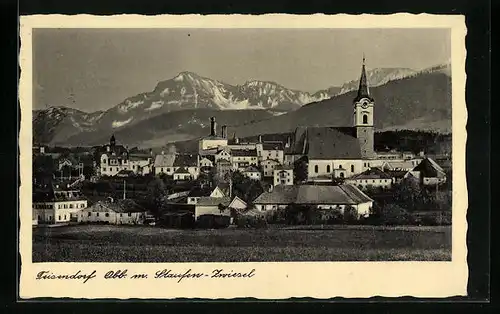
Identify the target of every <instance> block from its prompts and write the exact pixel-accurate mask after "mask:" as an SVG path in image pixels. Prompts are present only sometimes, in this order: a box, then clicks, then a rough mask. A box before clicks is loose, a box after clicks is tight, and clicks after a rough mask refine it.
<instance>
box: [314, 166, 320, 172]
mask: <svg viewBox="0 0 500 314" xmlns="http://www.w3.org/2000/svg"><path fill="white" fill-rule="evenodd" d="M318 168H319V167H318V165H315V166H314V172H316V173H318V171H319V169H318Z"/></svg>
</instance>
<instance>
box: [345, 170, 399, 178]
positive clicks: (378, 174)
mask: <svg viewBox="0 0 500 314" xmlns="http://www.w3.org/2000/svg"><path fill="white" fill-rule="evenodd" d="M361 179H391V176H390V175H389V174H387V173H385V172H383V171H382V170H380V169H378V168H370V169H368V170H366V171H363V172H361V173H358V174H355V175H353V176H351V177H350V178H348V180H361Z"/></svg>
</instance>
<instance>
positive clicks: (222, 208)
mask: <svg viewBox="0 0 500 314" xmlns="http://www.w3.org/2000/svg"><path fill="white" fill-rule="evenodd" d="M230 202H231V199H230V198H229V197H226V196H224V197H210V196H209V197H200V198H199V199H198V201H197V202H196V205H195V213H194V219H195V221H196V220H198V218H199V217H200V216H202V215H216V216H227V217H230V216H231V211H230V210H229V209H228V208H227V207H228V206H229V204H230Z"/></svg>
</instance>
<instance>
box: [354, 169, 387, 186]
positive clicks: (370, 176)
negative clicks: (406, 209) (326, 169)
mask: <svg viewBox="0 0 500 314" xmlns="http://www.w3.org/2000/svg"><path fill="white" fill-rule="evenodd" d="M392 181H393V179H392V177H391V176H390V175H389V174H388V173H385V172H383V171H382V170H380V169H378V168H371V169H368V170H366V171H364V172H362V173H359V174H356V175H353V176H351V177H350V178H348V179H346V180H345V183H347V184H352V185H355V186H357V187H358V188H360V189H362V190H365V189H370V188H382V189H390V188H391V187H392Z"/></svg>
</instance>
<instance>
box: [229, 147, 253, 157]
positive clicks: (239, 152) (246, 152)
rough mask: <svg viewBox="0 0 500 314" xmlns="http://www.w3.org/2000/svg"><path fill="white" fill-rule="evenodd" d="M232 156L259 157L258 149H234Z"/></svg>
mask: <svg viewBox="0 0 500 314" xmlns="http://www.w3.org/2000/svg"><path fill="white" fill-rule="evenodd" d="M231 154H232V155H233V156H245V157H247V156H251V157H254V156H255V157H257V150H256V149H233V150H231Z"/></svg>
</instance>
